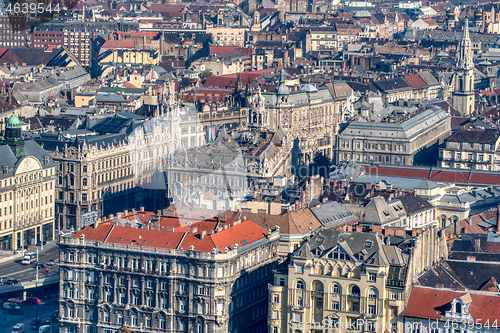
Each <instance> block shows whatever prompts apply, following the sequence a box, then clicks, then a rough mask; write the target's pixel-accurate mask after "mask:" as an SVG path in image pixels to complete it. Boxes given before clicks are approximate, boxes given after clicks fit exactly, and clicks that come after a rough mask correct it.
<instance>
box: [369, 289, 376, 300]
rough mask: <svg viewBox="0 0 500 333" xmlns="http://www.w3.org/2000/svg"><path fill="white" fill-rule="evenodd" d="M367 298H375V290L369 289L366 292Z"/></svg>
mask: <svg viewBox="0 0 500 333" xmlns="http://www.w3.org/2000/svg"><path fill="white" fill-rule="evenodd" d="M368 297H370V298H377V290H376V289H375V288H371V289H370V290H369V291H368Z"/></svg>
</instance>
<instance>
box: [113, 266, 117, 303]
mask: <svg viewBox="0 0 500 333" xmlns="http://www.w3.org/2000/svg"><path fill="white" fill-rule="evenodd" d="M117 280H118V279H117V276H116V273H114V274H113V304H116V303H117V301H116V300H117V299H118V295H117V293H116V292H117V289H118V288H117Z"/></svg>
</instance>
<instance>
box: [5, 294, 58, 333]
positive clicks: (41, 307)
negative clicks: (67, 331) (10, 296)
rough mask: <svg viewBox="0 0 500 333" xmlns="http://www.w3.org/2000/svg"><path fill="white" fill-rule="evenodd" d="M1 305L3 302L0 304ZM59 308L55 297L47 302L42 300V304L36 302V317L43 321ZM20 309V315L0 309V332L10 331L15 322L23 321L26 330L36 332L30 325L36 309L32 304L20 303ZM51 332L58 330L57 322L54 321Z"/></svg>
mask: <svg viewBox="0 0 500 333" xmlns="http://www.w3.org/2000/svg"><path fill="white" fill-rule="evenodd" d="M2 305H3V304H2ZM58 309H59V305H58V303H57V298H55V299H52V300H50V301H48V302H44V303H42V304H38V318H39V319H40V320H41V321H42V323H43V322H45V321H46V320H50V316H51V314H52V312H54V311H55V310H58ZM21 310H22V311H23V312H24V314H23V315H21V316H15V315H11V314H9V312H8V311H7V310H3V309H2V310H1V311H0V325H2V327H3V329H2V330H1V331H2V332H6V333H10V332H11V330H12V327H14V325H16V324H17V323H24V327H25V331H26V332H30V331H32V332H38V331H34V330H33V327H32V326H30V323H31V322H32V320H33V319H34V318H35V317H36V312H37V311H36V309H35V305H33V304H26V303H21ZM53 332H54V333H55V332H59V323H58V322H56V323H54V326H53Z"/></svg>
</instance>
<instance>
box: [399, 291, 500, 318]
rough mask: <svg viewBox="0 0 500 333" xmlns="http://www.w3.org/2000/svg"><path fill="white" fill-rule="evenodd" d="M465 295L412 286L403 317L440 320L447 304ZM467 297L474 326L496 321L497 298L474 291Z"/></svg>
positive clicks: (499, 305) (498, 301) (498, 299)
mask: <svg viewBox="0 0 500 333" xmlns="http://www.w3.org/2000/svg"><path fill="white" fill-rule="evenodd" d="M466 295H467V293H465V292H461V291H452V290H447V289H436V288H426V287H418V286H414V287H412V289H411V292H410V297H409V299H408V305H407V307H406V310H405V312H404V313H403V315H404V316H408V317H416V318H426V319H441V317H442V316H443V315H444V314H445V313H444V312H445V311H446V310H445V308H446V307H445V306H446V305H447V304H449V303H450V302H451V301H453V300H454V299H455V298H458V297H462V296H466ZM469 295H470V297H471V298H472V303H471V304H470V306H469V309H468V312H469V313H470V314H471V316H472V318H473V320H474V321H475V323H476V324H479V323H481V324H484V323H485V322H486V321H487V320H489V322H490V323H493V322H494V321H495V320H497V321H498V314H499V313H500V297H499V296H496V295H493V294H490V293H488V294H487V293H481V292H476V291H470V292H469ZM466 297H467V296H466Z"/></svg>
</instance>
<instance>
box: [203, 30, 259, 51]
mask: <svg viewBox="0 0 500 333" xmlns="http://www.w3.org/2000/svg"><path fill="white" fill-rule="evenodd" d="M247 31H249V28H248V27H241V26H237V27H225V26H214V27H207V33H209V34H211V35H212V41H213V42H214V43H216V44H217V45H220V46H245V34H246V33H247Z"/></svg>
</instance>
